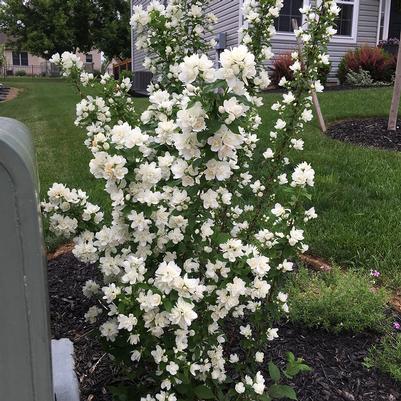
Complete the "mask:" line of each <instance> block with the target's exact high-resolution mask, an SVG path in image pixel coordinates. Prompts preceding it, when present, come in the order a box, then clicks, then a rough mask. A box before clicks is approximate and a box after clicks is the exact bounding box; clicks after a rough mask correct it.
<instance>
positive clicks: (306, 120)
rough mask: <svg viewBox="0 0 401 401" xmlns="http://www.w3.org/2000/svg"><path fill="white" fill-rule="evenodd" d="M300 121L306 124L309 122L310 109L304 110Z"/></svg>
mask: <svg viewBox="0 0 401 401" xmlns="http://www.w3.org/2000/svg"><path fill="white" fill-rule="evenodd" d="M301 118H302V120H304V121H305V122H306V123H307V122H308V121H311V120H312V118H313V113H312V110H311V109H305V110H304V111H303V112H302V114H301Z"/></svg>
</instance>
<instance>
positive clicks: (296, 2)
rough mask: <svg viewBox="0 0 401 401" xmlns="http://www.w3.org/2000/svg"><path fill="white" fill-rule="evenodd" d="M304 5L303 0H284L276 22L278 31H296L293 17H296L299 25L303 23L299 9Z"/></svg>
mask: <svg viewBox="0 0 401 401" xmlns="http://www.w3.org/2000/svg"><path fill="white" fill-rule="evenodd" d="M302 7H303V0H284V3H283V7H282V9H281V10H280V15H279V17H278V18H277V19H276V22H275V24H274V26H275V28H276V30H277V32H294V29H293V28H292V19H293V18H294V19H296V20H297V22H298V26H301V25H302V14H301V12H300V11H299V9H300V8H302Z"/></svg>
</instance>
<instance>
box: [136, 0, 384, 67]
mask: <svg viewBox="0 0 401 401" xmlns="http://www.w3.org/2000/svg"><path fill="white" fill-rule="evenodd" d="M380 1H381V0H380ZM130 16H131V18H130V22H131V19H132V0H130ZM130 28H131V73H132V74H134V28H133V27H132V26H131V25H130Z"/></svg>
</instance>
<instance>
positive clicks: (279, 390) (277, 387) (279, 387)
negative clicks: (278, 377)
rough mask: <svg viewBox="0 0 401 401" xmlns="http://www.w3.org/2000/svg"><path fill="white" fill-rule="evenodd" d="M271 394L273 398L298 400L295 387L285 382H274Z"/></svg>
mask: <svg viewBox="0 0 401 401" xmlns="http://www.w3.org/2000/svg"><path fill="white" fill-rule="evenodd" d="M269 394H270V396H271V397H272V398H278V399H281V398H289V399H290V400H296V399H297V395H296V393H295V391H294V389H293V388H292V387H290V386H286V385H283V384H273V385H272V386H271V387H270V388H269Z"/></svg>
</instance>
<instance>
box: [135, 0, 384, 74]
mask: <svg viewBox="0 0 401 401" xmlns="http://www.w3.org/2000/svg"><path fill="white" fill-rule="evenodd" d="M147 3H149V0H142V1H141V0H136V1H135V0H134V4H147ZM208 11H212V12H213V13H214V14H215V15H216V16H217V17H218V22H217V24H216V26H215V33H219V32H225V33H226V34H227V47H233V46H237V45H238V39H239V29H240V0H212V2H211V4H210V5H209V7H208ZM378 14H379V0H360V4H359V15H358V28H357V37H356V41H355V42H354V43H350V42H347V43H340V42H336V41H335V39H334V40H333V41H332V43H331V44H330V45H329V54H330V59H331V62H332V70H331V72H330V75H329V79H331V80H335V77H336V74H337V69H338V65H339V63H340V61H341V58H342V57H343V55H344V54H345V53H346V52H347V51H348V50H351V49H353V48H355V47H357V46H361V45H364V44H368V45H371V46H374V45H376V36H377V23H378ZM272 48H273V52H274V53H275V54H276V55H279V54H282V53H288V52H291V51H292V50H294V49H295V48H296V42H295V39H294V37H287V38H283V37H280V36H279V37H276V38H273V40H272ZM210 57H211V58H213V59H216V53H215V52H212V53H211V54H210ZM134 59H135V60H134V68H135V70H136V71H137V70H143V66H142V63H143V59H144V56H143V52H136V57H134Z"/></svg>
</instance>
